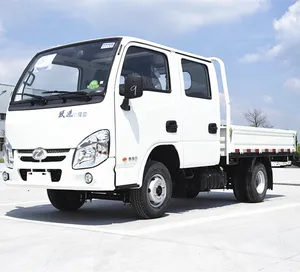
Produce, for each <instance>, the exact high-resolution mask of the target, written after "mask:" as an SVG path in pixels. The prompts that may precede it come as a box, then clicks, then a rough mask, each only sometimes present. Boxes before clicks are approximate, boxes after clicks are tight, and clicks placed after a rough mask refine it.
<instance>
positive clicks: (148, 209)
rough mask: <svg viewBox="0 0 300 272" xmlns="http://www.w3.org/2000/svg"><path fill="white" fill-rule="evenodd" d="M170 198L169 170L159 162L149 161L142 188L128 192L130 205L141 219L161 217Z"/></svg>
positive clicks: (170, 182) (170, 180)
mask: <svg viewBox="0 0 300 272" xmlns="http://www.w3.org/2000/svg"><path fill="white" fill-rule="evenodd" d="M154 189H155V191H154ZM154 192H155V193H154ZM156 195H158V197H157V196H156ZM163 195H164V196H163ZM171 197H172V179H171V175H170V172H169V170H168V169H167V167H166V166H165V165H164V164H162V163H161V162H157V161H149V162H148V163H147V164H146V167H145V171H144V176H143V184H142V187H141V188H139V189H134V190H131V192H130V198H131V204H132V206H133V209H134V210H135V212H136V214H137V216H138V217H139V218H141V219H152V218H159V217H162V216H163V215H164V214H165V212H166V210H167V209H168V206H169V203H170V200H171Z"/></svg>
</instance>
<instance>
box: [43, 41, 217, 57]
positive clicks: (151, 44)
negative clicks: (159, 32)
mask: <svg viewBox="0 0 300 272" xmlns="http://www.w3.org/2000/svg"><path fill="white" fill-rule="evenodd" d="M106 39H122V41H121V43H122V44H127V43H129V42H137V43H141V44H147V45H150V46H153V47H157V48H161V49H164V50H167V51H171V52H175V53H178V54H182V55H185V56H190V57H193V58H198V59H201V60H204V61H208V62H211V59H210V58H206V57H203V56H200V55H197V54H193V53H191V52H187V51H182V50H178V49H175V48H172V47H168V46H165V45H162V44H159V43H155V42H152V41H149V40H145V39H141V38H137V37H131V36H110V37H100V38H95V39H89V40H82V41H77V42H72V43H67V44H61V45H56V46H53V47H50V48H47V49H45V50H42V52H44V51H48V50H52V49H56V48H59V47H62V46H68V45H73V44H74V45H75V44H80V43H85V42H93V41H100V40H106Z"/></svg>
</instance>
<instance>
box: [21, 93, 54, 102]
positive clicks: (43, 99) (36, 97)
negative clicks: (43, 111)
mask: <svg viewBox="0 0 300 272" xmlns="http://www.w3.org/2000/svg"><path fill="white" fill-rule="evenodd" d="M16 94H17V95H26V96H29V97H32V98H35V100H33V99H31V100H30V101H25V102H30V103H31V104H32V105H33V104H34V103H33V102H34V101H36V100H39V101H43V102H44V105H46V104H47V103H48V100H47V99H46V98H45V97H43V96H41V95H36V94H28V93H16Z"/></svg>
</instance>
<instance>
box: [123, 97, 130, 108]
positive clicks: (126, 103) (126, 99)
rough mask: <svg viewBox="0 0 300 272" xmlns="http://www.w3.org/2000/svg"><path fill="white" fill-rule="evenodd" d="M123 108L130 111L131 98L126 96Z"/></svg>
mask: <svg viewBox="0 0 300 272" xmlns="http://www.w3.org/2000/svg"><path fill="white" fill-rule="evenodd" d="M121 109H122V110H124V111H129V110H130V106H129V99H128V98H126V97H125V98H124V99H123V102H122V104H121Z"/></svg>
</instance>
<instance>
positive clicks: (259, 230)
mask: <svg viewBox="0 0 300 272" xmlns="http://www.w3.org/2000/svg"><path fill="white" fill-rule="evenodd" d="M274 176H275V181H276V185H275V189H274V191H269V192H268V195H267V199H266V201H265V202H263V203H260V204H244V203H237V202H236V201H235V199H234V196H233V194H232V192H212V193H209V194H207V193H201V194H199V196H198V197H197V198H196V199H193V200H182V199H179V200H174V201H173V203H172V205H171V207H170V209H169V212H168V214H167V215H166V216H165V217H164V218H160V219H157V220H150V221H149V220H147V221H140V220H136V218H135V215H134V213H133V211H132V209H131V207H130V206H124V205H123V204H122V203H119V202H112V201H93V202H92V203H87V204H86V205H85V206H84V207H83V208H82V209H81V210H79V211H78V212H75V213H67V214H63V213H60V212H58V211H56V210H55V209H54V208H53V207H52V206H51V205H50V204H49V201H48V199H47V197H46V195H45V191H43V190H37V189H34V190H26V189H20V188H8V187H5V186H4V185H3V182H2V183H0V229H1V232H0V264H1V269H0V270H1V271H22V272H25V271H30V272H35V271H38V272H41V271H55V272H58V271H101V272H102V271H105V272H108V271H118V272H119V271H122V272H127V271H128V272H135V271H138V272H143V271H172V272H173V271H210V272H211V271H222V272H223V271H224V272H225V271H238V272H243V271H264V272H269V271H270V272H271V271H272V272H275V271H280V272H288V271H295V272H296V271H297V272H298V271H300V239H299V238H300V218H299V214H300V186H297V185H300V169H298V168H284V169H274Z"/></svg>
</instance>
